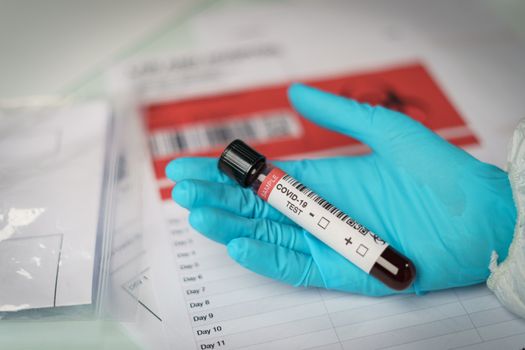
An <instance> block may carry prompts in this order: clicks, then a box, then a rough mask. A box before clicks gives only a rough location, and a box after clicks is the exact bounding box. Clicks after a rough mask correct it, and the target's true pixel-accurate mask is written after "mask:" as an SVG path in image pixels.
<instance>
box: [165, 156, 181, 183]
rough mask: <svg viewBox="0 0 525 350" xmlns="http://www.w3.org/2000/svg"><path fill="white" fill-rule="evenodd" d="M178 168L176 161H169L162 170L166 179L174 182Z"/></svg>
mask: <svg viewBox="0 0 525 350" xmlns="http://www.w3.org/2000/svg"><path fill="white" fill-rule="evenodd" d="M178 168H179V166H178V162H177V159H174V160H172V161H170V162H169V163H168V165H166V167H165V168H164V174H165V175H166V177H167V178H168V179H170V180H172V181H176V179H177V173H178Z"/></svg>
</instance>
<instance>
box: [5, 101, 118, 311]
mask: <svg viewBox="0 0 525 350" xmlns="http://www.w3.org/2000/svg"><path fill="white" fill-rule="evenodd" d="M108 123H109V111H108V108H107V106H106V105H105V104H104V103H98V102H93V103H90V104H85V105H79V106H75V107H63V108H59V109H54V108H52V109H49V110H48V109H43V110H38V111H32V112H28V111H22V112H20V113H18V114H15V115H9V116H2V118H1V119H0V124H1V125H2V128H1V133H2V137H1V139H0V149H1V150H2V151H1V152H0V164H2V170H1V173H0V179H1V180H0V183H1V185H0V210H1V215H0V284H1V285H2V287H1V288H0V310H1V311H15V310H20V309H28V308H43V307H54V306H68V305H78V304H90V303H91V302H92V288H93V274H94V270H95V269H97V266H98V264H96V263H95V255H96V252H95V247H96V241H97V232H98V231H97V225H98V223H99V215H100V212H99V210H100V201H101V193H102V191H103V188H102V187H103V182H102V181H103V171H104V165H105V152H106V146H107V144H106V142H107V131H108ZM79 169H83V170H82V171H79ZM2 306H5V307H3V308H2Z"/></svg>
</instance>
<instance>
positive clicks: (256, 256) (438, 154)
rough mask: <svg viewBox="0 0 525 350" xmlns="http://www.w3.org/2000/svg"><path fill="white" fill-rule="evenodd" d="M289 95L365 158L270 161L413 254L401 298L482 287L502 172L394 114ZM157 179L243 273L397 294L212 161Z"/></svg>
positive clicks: (314, 94) (509, 206)
mask: <svg viewBox="0 0 525 350" xmlns="http://www.w3.org/2000/svg"><path fill="white" fill-rule="evenodd" d="M289 98H290V101H291V103H292V104H293V106H294V107H295V108H296V109H297V111H298V112H299V113H300V114H301V115H303V116H304V117H306V118H308V119H309V120H311V121H312V122H315V123H317V124H319V125H321V126H323V127H326V128H328V129H331V130H335V131H337V132H340V133H342V134H345V135H348V136H351V137H354V138H356V139H358V140H359V141H361V142H363V143H365V144H367V145H368V146H370V148H371V149H372V151H373V153H371V154H368V155H364V156H357V157H335V158H328V159H316V160H300V161H286V162H274V164H275V165H277V166H278V167H280V168H281V169H283V170H284V171H286V172H288V173H289V174H290V175H292V176H294V177H295V178H297V179H298V180H299V181H301V182H302V183H304V184H305V185H307V186H308V187H310V188H311V189H312V190H314V191H316V192H317V193H319V194H320V195H321V196H323V197H324V198H326V199H327V200H328V201H330V202H331V203H332V204H334V205H336V206H337V207H339V208H340V209H342V210H343V211H344V212H346V213H348V214H349V215H351V216H352V217H354V218H355V219H356V220H357V221H358V222H360V223H362V224H363V225H365V226H366V227H368V228H369V229H371V230H372V231H373V232H375V233H376V234H378V235H379V236H380V237H382V238H383V239H384V240H386V241H387V242H389V243H390V244H391V245H392V246H393V247H394V248H395V249H397V250H398V251H399V252H401V253H403V254H404V255H406V256H407V257H408V258H409V259H411V260H412V261H413V263H414V264H415V266H416V269H417V277H416V280H415V282H414V284H413V285H412V286H411V287H410V288H409V289H408V290H406V291H405V292H417V293H420V292H424V291H431V290H437V289H444V288H451V287H459V286H466V285H472V284H476V283H480V282H483V281H485V280H486V279H487V277H488V276H489V269H488V266H489V261H490V258H491V253H492V252H493V251H495V252H496V253H497V254H498V255H499V257H500V261H501V260H503V259H504V258H505V257H506V255H507V251H508V247H509V245H510V242H511V240H512V236H513V228H514V224H515V219H516V209H515V207H514V202H513V199H512V192H511V188H510V184H509V180H508V178H507V174H506V173H505V172H504V171H502V170H501V169H499V168H497V167H495V166H492V165H489V164H486V163H482V162H480V161H478V160H477V159H475V158H473V157H472V156H470V155H469V154H468V153H466V152H464V151H463V150H461V149H459V148H457V147H455V146H453V145H451V144H449V143H448V142H447V141H445V140H443V139H442V138H441V137H439V136H438V135H436V134H435V133H433V132H432V131H430V130H428V129H427V128H425V127H424V126H423V125H421V124H420V123H418V122H416V121H414V120H412V119H410V118H408V117H406V116H405V115H403V114H401V113H398V112H394V111H391V110H388V109H385V108H382V107H371V106H369V105H365V104H360V103H357V102H355V101H352V100H348V99H346V98H343V97H339V96H335V95H332V94H328V93H325V92H322V91H319V90H316V89H313V88H310V87H307V86H304V85H299V84H296V85H293V86H292V87H291V88H290V89H289ZM166 173H167V176H168V177H169V178H170V179H171V180H173V181H175V182H176V185H175V188H174V190H173V199H174V200H175V201H176V202H177V203H179V204H180V205H181V206H183V207H185V208H187V209H189V210H190V211H191V214H190V219H189V220H190V224H191V225H192V226H193V227H194V228H195V229H196V230H197V231H199V232H201V233H202V234H204V235H206V236H207V237H209V238H211V239H213V240H215V241H217V242H220V243H223V244H226V245H227V247H228V253H229V255H230V256H231V257H232V258H233V259H234V260H236V261H237V262H238V263H239V264H241V265H243V266H245V267H246V268H248V269H250V270H252V271H255V272H257V273H259V274H261V275H265V276H268V277H271V278H275V279H278V280H281V281H283V282H286V283H289V284H292V285H295V286H316V287H325V288H331V289H337V290H342V291H348V292H352V293H361V294H367V295H386V294H392V293H396V292H395V291H394V290H391V289H389V288H388V287H386V286H385V285H383V284H382V283H381V282H379V281H378V280H376V279H375V278H373V277H372V276H369V275H367V274H366V273H365V272H363V271H361V270H360V269H359V268H357V267H356V266H355V265H353V264H352V263H350V262H349V261H347V260H346V259H345V258H343V257H342V256H340V255H339V254H338V253H336V252H335V251H333V250H332V249H331V248H329V247H328V246H326V245H324V244H323V243H322V242H320V241H319V240H317V239H316V238H315V237H313V236H312V235H310V234H309V233H307V232H306V231H305V230H303V229H302V228H300V227H299V226H297V225H295V224H294V223H292V222H291V221H290V220H289V219H287V218H286V217H285V216H284V215H282V214H280V213H279V212H277V211H276V210H275V209H273V208H272V207H270V206H269V205H268V204H267V203H265V202H264V201H262V200H261V199H260V198H258V197H257V196H256V195H255V194H254V193H252V192H251V190H249V189H243V188H241V187H239V186H238V185H236V184H234V183H233V182H232V181H231V180H229V179H228V178H227V177H226V176H225V175H223V174H221V173H220V172H219V170H218V169H217V159H210V158H181V159H177V160H174V161H172V162H171V163H170V164H169V165H168V167H167V169H166Z"/></svg>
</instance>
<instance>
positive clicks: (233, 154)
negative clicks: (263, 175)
mask: <svg viewBox="0 0 525 350" xmlns="http://www.w3.org/2000/svg"><path fill="white" fill-rule="evenodd" d="M265 163H266V158H265V157H264V156H263V155H262V154H260V153H259V152H257V151H256V150H254V149H253V148H251V147H250V146H248V145H247V144H245V143H244V142H243V141H241V140H235V141H232V142H231V143H230V144H229V145H228V146H227V147H226V148H225V149H224V151H223V152H222V154H221V157H220V158H219V169H220V170H221V171H222V172H223V173H225V174H226V175H228V177H229V178H231V179H233V180H235V181H237V183H239V185H241V186H243V187H247V186H250V185H251V184H252V182H253V181H254V180H255V179H256V178H257V175H259V172H260V171H261V170H262V168H263V166H264V164H265Z"/></svg>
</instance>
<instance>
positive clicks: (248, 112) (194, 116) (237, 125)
mask: <svg viewBox="0 0 525 350" xmlns="http://www.w3.org/2000/svg"><path fill="white" fill-rule="evenodd" d="M304 83H306V84H308V85H311V86H314V87H317V88H319V89H322V90H325V91H328V92H332V93H335V94H338V95H342V96H345V97H349V98H353V99H355V100H358V101H360V102H366V103H369V104H371V105H382V106H385V107H387V108H390V109H394V110H397V111H400V112H403V113H405V114H406V115H408V116H410V117H412V118H414V119H416V120H418V121H420V122H421V123H423V124H424V125H425V126H427V127H428V128H430V129H432V130H434V131H435V132H437V133H438V134H441V135H442V136H443V137H444V138H446V139H447V140H448V141H449V142H451V143H453V144H455V145H458V146H465V145H473V144H478V140H477V138H476V137H475V135H474V134H473V133H472V132H471V131H470V129H469V128H468V127H467V126H466V124H465V122H464V120H463V119H462V118H461V116H460V115H459V113H458V111H457V110H456V109H455V108H454V106H453V105H452V104H451V102H450V101H449V100H448V99H447V97H446V95H445V94H444V93H443V91H442V90H441V89H440V87H439V86H438V85H437V83H436V82H435V81H434V79H433V78H432V76H431V75H430V73H429V72H428V71H427V70H426V69H425V67H424V66H423V65H422V64H419V63H412V64H405V65H401V66H397V67H391V68H388V69H381V70H377V71H372V72H370V71H368V72H363V73H355V72H354V73H352V74H340V75H338V76H332V77H329V78H322V79H315V80H309V81H304ZM288 86H289V83H285V84H279V85H274V86H264V87H259V88H252V89H246V90H242V91H238V92H229V93H220V94H215V95H206V96H201V97H195V98H189V99H183V100H176V101H166V102H164V103H156V104H152V105H148V106H145V108H144V117H145V122H146V126H147V132H148V137H149V141H150V142H149V143H150V147H151V151H152V154H153V161H154V167H155V173H156V176H157V178H158V179H159V180H160V179H164V178H165V175H164V168H165V167H166V165H167V163H168V162H169V161H170V160H171V159H174V158H177V157H182V156H214V157H215V156H218V155H220V153H221V151H222V150H223V149H224V147H225V146H226V144H227V143H228V142H229V141H231V140H232V139H233V138H239V137H241V138H244V140H245V141H246V142H247V143H249V144H252V145H254V146H255V147H257V150H258V151H259V152H260V153H262V154H264V155H266V156H267V157H268V158H279V157H284V156H289V155H295V154H301V153H312V152H320V151H329V150H332V149H343V150H344V151H340V152H339V154H356V153H363V152H366V149H363V148H362V147H359V142H357V141H356V140H354V139H352V138H350V137H347V136H345V135H341V134H338V133H336V132H332V131H329V130H327V129H324V128H321V127H319V126H317V125H315V124H313V123H311V122H309V121H307V120H306V119H304V118H301V117H300V116H299V115H298V114H297V113H296V112H295V111H294V110H293V109H292V107H291V106H290V104H289V102H288V99H287V94H286V91H287V89H288ZM282 115H284V116H285V117H283V118H281V119H283V120H284V121H286V122H287V123H288V124H286V123H284V124H283V120H281V121H280V120H279V118H276V116H277V117H279V116H282ZM261 121H262V122H263V123H261ZM264 121H273V122H272V123H274V122H276V123H274V124H272V123H269V124H271V125H269V126H268V125H263V124H264ZM249 122H253V124H250V123H249ZM224 125H229V126H228V128H221V126H224ZM261 125H262V126H261ZM283 125H284V127H286V126H287V125H292V126H294V128H295V129H294V128H291V127H290V128H289V129H290V130H292V129H294V130H296V131H297V129H298V130H299V131H298V132H295V133H293V132H290V133H289V134H286V135H283V134H279V131H280V130H282V129H283ZM262 127H265V128H266V129H267V130H263V131H264V132H262V133H261V129H262ZM250 133H255V134H257V133H260V134H262V135H263V136H260V137H258V138H257V137H255V138H250V137H249V136H248V137H246V136H243V135H250ZM272 133H273V134H272ZM268 134H272V135H273V136H270V137H268ZM239 135H240V136H239ZM256 136H257V135H256ZM203 139H207V141H206V142H204V143H203V142H202V140H203ZM226 139H229V141H225V142H223V143H221V142H218V141H217V140H219V141H221V140H226ZM192 142H194V143H199V142H200V147H189V146H191V143H192ZM206 145H208V146H206ZM167 187H168V185H166V184H165V185H163V190H162V191H161V193H162V197H163V198H165V199H167V198H169V193H170V191H169V190H168V189H167Z"/></svg>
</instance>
